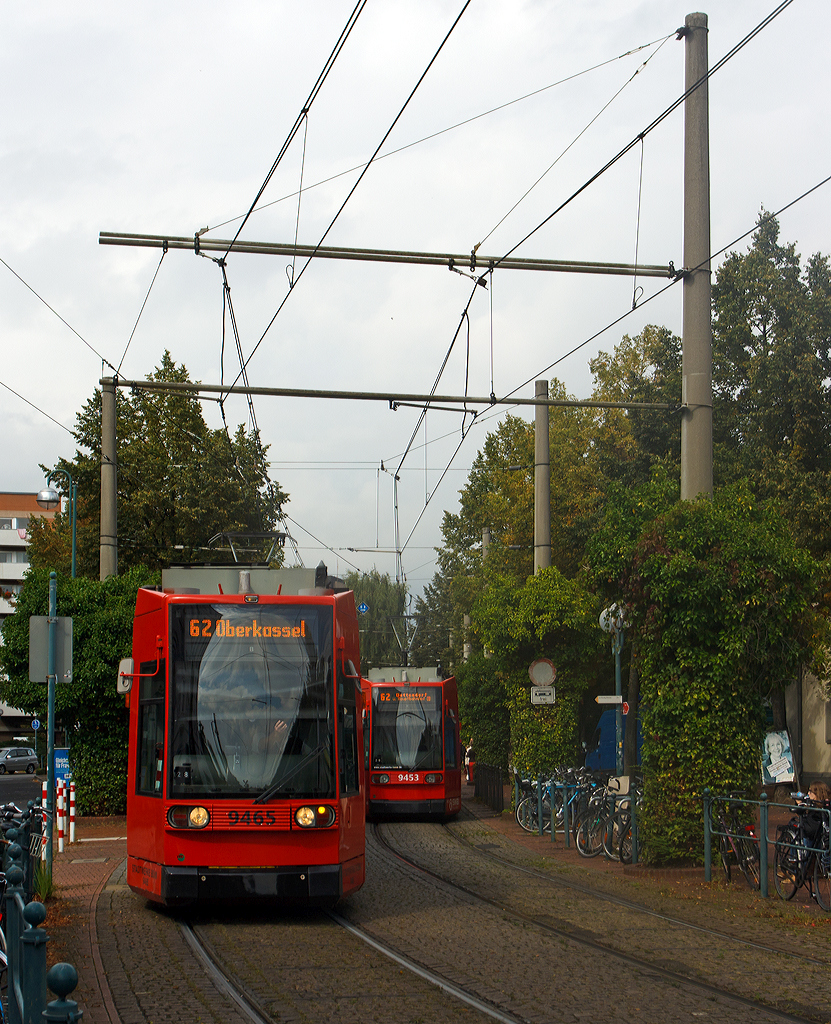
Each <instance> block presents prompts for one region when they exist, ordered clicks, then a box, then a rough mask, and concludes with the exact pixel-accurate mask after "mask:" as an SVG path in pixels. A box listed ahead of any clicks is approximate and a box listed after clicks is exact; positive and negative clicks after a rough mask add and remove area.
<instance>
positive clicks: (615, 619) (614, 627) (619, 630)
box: [600, 604, 626, 775]
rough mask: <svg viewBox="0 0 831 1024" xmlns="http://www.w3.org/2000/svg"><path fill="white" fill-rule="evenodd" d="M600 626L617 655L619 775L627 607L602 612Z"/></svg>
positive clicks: (619, 770) (620, 768)
mask: <svg viewBox="0 0 831 1024" xmlns="http://www.w3.org/2000/svg"><path fill="white" fill-rule="evenodd" d="M600 628H601V629H602V630H603V632H604V633H611V635H612V653H613V654H614V656H615V696H616V697H619V698H620V700H619V701H618V703H617V704H616V706H615V767H616V771H617V774H618V775H623V707H622V701H623V688H622V685H621V673H620V652H621V650H622V649H623V637H624V634H625V632H626V608H625V607H624V606H623V605H622V604H613V605H610V606H609V607H608V608H604V609H603V611H602V612H601V613H600Z"/></svg>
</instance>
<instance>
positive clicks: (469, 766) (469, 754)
mask: <svg viewBox="0 0 831 1024" xmlns="http://www.w3.org/2000/svg"><path fill="white" fill-rule="evenodd" d="M475 764H476V755H475V754H474V753H473V737H472V736H471V737H470V743H468V745H467V747H466V749H465V781H466V782H467V784H468V785H470V784H471V783H472V782H473V770H474V765H475Z"/></svg>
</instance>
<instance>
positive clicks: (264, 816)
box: [228, 810, 277, 825]
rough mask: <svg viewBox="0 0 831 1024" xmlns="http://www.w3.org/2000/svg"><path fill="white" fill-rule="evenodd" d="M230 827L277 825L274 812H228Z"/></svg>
mask: <svg viewBox="0 0 831 1024" xmlns="http://www.w3.org/2000/svg"><path fill="white" fill-rule="evenodd" d="M228 824H229V825H276V824H277V816H276V815H275V814H274V811H252V810H247V811H233V810H229V811H228Z"/></svg>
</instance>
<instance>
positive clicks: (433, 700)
mask: <svg viewBox="0 0 831 1024" xmlns="http://www.w3.org/2000/svg"><path fill="white" fill-rule="evenodd" d="M361 686H362V689H363V692H364V702H365V710H364V753H365V767H366V798H367V799H366V808H367V815H368V816H370V817H379V816H387V815H389V816H397V817H401V816H421V815H430V816H432V817H438V818H448V817H451V816H453V815H454V814H458V812H459V811H460V810H461V807H462V775H461V748H460V744H459V701H458V694H457V690H456V680H455V678H453V677H452V676H451V677H449V678H444V677H443V676H442V675H441V673H440V672H439V671H437V670H436V669H435V668H403V667H402V668H381V669H372V670H370V672H369V677H368V678H366V679H363V680H362V682H361Z"/></svg>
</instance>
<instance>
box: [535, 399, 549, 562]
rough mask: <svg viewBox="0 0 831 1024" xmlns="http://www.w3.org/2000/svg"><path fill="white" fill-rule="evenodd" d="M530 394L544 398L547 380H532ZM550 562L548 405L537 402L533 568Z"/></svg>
mask: <svg viewBox="0 0 831 1024" xmlns="http://www.w3.org/2000/svg"><path fill="white" fill-rule="evenodd" d="M534 397H535V398H546V399H547V398H548V381H547V380H538V381H535V382H534ZM550 565H551V455H550V452H549V441H548V406H547V405H543V404H539V405H538V406H537V408H536V413H535V416H534V572H535V573H538V572H539V571H540V569H547V568H548V567H549V566H550Z"/></svg>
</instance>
